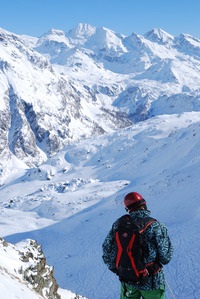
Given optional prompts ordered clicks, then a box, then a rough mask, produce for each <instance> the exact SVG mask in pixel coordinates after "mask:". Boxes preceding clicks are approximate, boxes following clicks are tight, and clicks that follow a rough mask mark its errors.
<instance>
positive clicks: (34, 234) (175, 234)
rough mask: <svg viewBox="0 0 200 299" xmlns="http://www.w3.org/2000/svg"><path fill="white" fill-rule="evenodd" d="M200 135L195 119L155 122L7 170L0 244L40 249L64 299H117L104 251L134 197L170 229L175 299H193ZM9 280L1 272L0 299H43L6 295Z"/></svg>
mask: <svg viewBox="0 0 200 299" xmlns="http://www.w3.org/2000/svg"><path fill="white" fill-rule="evenodd" d="M199 128H200V112H187V113H182V114H173V115H160V116H157V117H154V118H151V119H149V120H146V121H143V122H140V123H138V124H135V125H133V126H130V127H128V128H126V129H122V130H118V131H117V132H115V133H110V134H107V135H104V136H100V137H97V138H93V139H85V140H82V141H80V142H79V143H74V144H71V145H69V146H67V147H65V148H64V149H63V150H62V151H60V152H59V153H58V154H57V155H55V156H53V157H52V158H51V159H48V160H47V162H46V163H44V164H42V165H41V166H40V167H39V168H32V169H24V170H23V169H22V168H19V169H17V168H16V165H14V167H13V170H12V168H11V167H10V173H8V174H7V176H5V177H2V178H1V189H0V195H1V196H0V214H1V226H0V230H1V232H0V235H1V236H2V237H4V238H5V239H6V241H8V242H11V243H13V244H17V243H18V242H20V241H21V240H24V239H27V238H31V239H35V240H37V242H38V243H39V244H42V248H43V251H44V254H45V256H46V257H47V262H48V264H49V265H53V266H54V267H55V277H56V279H57V282H58V284H59V285H60V294H61V297H62V299H67V298H74V297H75V295H73V294H80V295H82V296H84V297H85V298H88V299H116V298H119V281H118V279H117V278H116V277H115V276H114V274H112V273H110V272H109V271H108V270H107V268H106V266H105V265H104V264H103V261H102V258H101V256H102V249H101V245H102V242H103V240H104V238H105V236H106V234H107V233H108V230H109V229H110V228H111V225H112V223H113V221H115V219H116V218H117V217H119V216H121V215H122V214H124V212H125V211H124V208H123V206H122V199H123V197H124V195H125V194H127V193H128V192H130V191H137V192H139V193H141V194H142V195H143V196H144V198H145V199H146V201H147V204H148V208H149V209H150V210H151V212H152V216H153V217H155V218H157V219H158V220H160V221H162V222H164V223H165V224H166V226H167V227H168V230H169V235H170V236H171V239H172V243H173V245H174V256H173V260H172V261H171V263H170V264H169V265H167V266H165V273H166V280H167V283H168V285H169V286H170V288H171V290H172V291H173V294H174V296H175V298H182V299H188V298H191V299H199V298H200V290H199V277H198V275H197V274H198V273H199V265H198V254H199V238H198V235H199V229H200V227H199V226H200V225H199V223H200V222H199V220H200V219H199V218H200V210H199V192H200V179H199V166H200V165H199V164H200V156H199V148H200V130H199ZM11 166H12V165H11ZM12 171H13V174H12ZM22 171H23V172H22ZM16 246H17V245H16ZM9 262H10V261H8V263H9ZM5 263H6V265H4V266H3V267H4V268H8V263H7V262H5ZM11 274H12V273H11ZM11 274H9V273H5V271H3V270H2V269H1V271H0V275H1V277H2V280H1V284H2V288H3V292H4V293H3V294H4V297H3V298H8V297H9V299H14V298H20V299H23V298H27V296H28V298H31V299H35V298H39V296H38V295H35V294H32V293H31V294H30V295H29V290H28V289H27V287H26V286H23V287H20V288H19V287H18V284H19V282H17V281H15V280H14V281H13V283H12V285H11V284H10V275H11ZM8 284H9V286H8V287H7V285H8ZM8 288H9V289H8ZM67 290H70V291H67ZM70 292H72V293H70ZM8 293H9V295H8ZM22 293H24V294H26V295H23V294H22ZM11 294H12V295H11ZM14 294H15V295H14ZM17 296H18V297H17ZM23 296H24V297H23ZM166 298H169V299H170V298H172V295H171V293H170V291H169V289H168V288H167V289H166Z"/></svg>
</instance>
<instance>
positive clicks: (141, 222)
mask: <svg viewBox="0 0 200 299" xmlns="http://www.w3.org/2000/svg"><path fill="white" fill-rule="evenodd" d="M156 221H157V220H156V219H154V218H152V217H145V218H141V219H140V220H139V221H138V223H139V226H140V231H139V232H140V233H143V232H144V231H145V230H146V229H147V228H148V227H149V226H150V225H151V224H152V223H153V222H156Z"/></svg>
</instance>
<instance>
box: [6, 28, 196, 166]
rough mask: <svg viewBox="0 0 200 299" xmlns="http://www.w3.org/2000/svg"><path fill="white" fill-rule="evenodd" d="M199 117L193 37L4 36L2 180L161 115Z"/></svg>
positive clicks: (158, 33)
mask: <svg viewBox="0 0 200 299" xmlns="http://www.w3.org/2000/svg"><path fill="white" fill-rule="evenodd" d="M199 110H200V39H198V38H195V37H193V36H191V35H188V34H180V36H179V37H174V36H172V35H170V34H168V33H167V32H165V31H163V30H161V29H153V30H151V31H149V32H147V33H146V34H145V35H144V36H141V35H138V34H136V33H133V34H132V35H130V36H123V35H122V34H120V33H116V32H113V31H112V30H109V29H107V28H104V27H100V28H96V27H93V26H90V25H88V24H78V26H76V27H75V28H73V29H71V30H70V31H69V32H67V33H65V32H64V31H61V30H55V29H51V30H50V31H49V32H47V33H46V34H44V35H43V36H41V37H40V38H35V37H30V36H25V35H16V34H14V33H11V32H8V31H6V30H4V29H0V137H1V139H0V141H1V142H0V172H1V171H3V170H5V168H6V167H9V163H10V161H12V165H13V161H14V162H15V164H16V167H17V165H20V166H23V167H27V166H29V167H32V166H33V167H34V166H38V165H40V164H41V163H42V162H43V161H45V160H46V159H47V158H48V157H50V156H52V155H53V154H55V153H56V152H58V151H59V150H60V149H61V148H63V147H64V146H65V145H66V144H69V143H71V142H76V141H78V140H80V139H83V138H87V137H91V136H97V135H99V134H104V133H109V132H112V131H114V130H118V129H120V128H124V127H127V126H130V125H132V124H134V123H135V122H139V121H143V120H146V119H148V118H150V117H153V116H156V115H160V114H180V113H183V112H189V111H199Z"/></svg>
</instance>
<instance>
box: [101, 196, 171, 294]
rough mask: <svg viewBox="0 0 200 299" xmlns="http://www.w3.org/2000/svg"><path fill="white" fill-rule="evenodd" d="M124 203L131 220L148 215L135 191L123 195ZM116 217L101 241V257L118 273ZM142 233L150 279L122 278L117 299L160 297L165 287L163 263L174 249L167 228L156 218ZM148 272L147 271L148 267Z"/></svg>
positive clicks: (144, 217)
mask: <svg viewBox="0 0 200 299" xmlns="http://www.w3.org/2000/svg"><path fill="white" fill-rule="evenodd" d="M124 205H125V208H126V210H127V211H128V212H129V214H130V217H131V219H132V220H136V221H142V220H144V219H146V218H147V217H149V216H150V211H148V210H147V206H146V201H145V200H144V199H143V197H142V196H141V195H140V194H139V193H136V192H132V193H129V194H127V195H126V196H125V198H124ZM119 223H120V221H119V219H117V220H116V221H115V223H114V224H113V226H112V229H111V230H110V232H109V233H108V235H107V237H106V239H105V241H104V243H103V246H102V247H103V260H104V262H105V264H106V265H107V266H108V268H109V270H111V271H112V272H114V273H116V274H117V275H119V273H118V272H119V271H118V268H117V266H116V259H117V254H118V252H117V244H116V231H117V229H118V227H119ZM143 234H144V235H145V238H144V239H145V240H146V241H145V244H144V258H145V262H146V264H153V265H154V266H155V269H154V270H152V271H151V273H149V274H150V275H149V278H148V280H147V281H145V283H143V282H137V283H135V282H131V281H128V282H127V281H123V279H121V277H119V279H120V281H121V296H120V299H126V298H132V299H139V298H141V296H142V298H144V299H150V298H152V299H163V298H164V293H165V292H164V289H165V278H164V272H163V267H162V265H165V264H167V263H169V261H170V260H171V257H172V253H173V249H172V245H171V241H170V238H169V236H168V233H167V228H166V227H165V225H164V224H162V223H160V222H159V221H153V222H152V223H151V224H150V225H149V226H148V227H147V229H146V230H145V231H144V233H143ZM149 272H150V270H149Z"/></svg>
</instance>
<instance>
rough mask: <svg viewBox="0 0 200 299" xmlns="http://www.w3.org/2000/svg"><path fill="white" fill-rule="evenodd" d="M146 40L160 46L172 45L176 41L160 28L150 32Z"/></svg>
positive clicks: (146, 35)
mask: <svg viewBox="0 0 200 299" xmlns="http://www.w3.org/2000/svg"><path fill="white" fill-rule="evenodd" d="M144 37H145V38H147V39H149V40H150V41H152V42H156V43H159V44H166V43H170V42H172V41H173V40H174V37H173V35H171V34H169V33H167V32H166V31H164V30H162V29H160V28H154V29H152V30H150V31H148V32H147V33H146V34H145V35H144Z"/></svg>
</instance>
